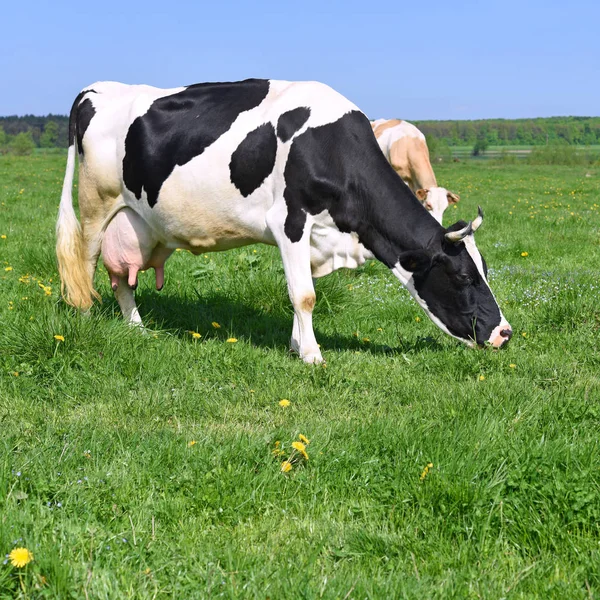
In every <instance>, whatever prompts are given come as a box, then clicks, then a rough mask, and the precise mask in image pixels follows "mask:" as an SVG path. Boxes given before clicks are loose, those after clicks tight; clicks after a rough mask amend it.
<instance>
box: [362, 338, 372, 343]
mask: <svg viewBox="0 0 600 600" xmlns="http://www.w3.org/2000/svg"><path fill="white" fill-rule="evenodd" d="M370 341H371V340H370V339H369V338H367V337H364V338H363V342H364V343H365V344H368V343H369V342H370Z"/></svg>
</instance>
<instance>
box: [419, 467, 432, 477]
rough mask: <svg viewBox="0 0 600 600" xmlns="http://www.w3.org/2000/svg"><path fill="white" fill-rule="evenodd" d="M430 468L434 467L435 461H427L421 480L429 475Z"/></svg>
mask: <svg viewBox="0 0 600 600" xmlns="http://www.w3.org/2000/svg"><path fill="white" fill-rule="evenodd" d="M430 469H433V463H427V465H426V466H425V468H424V469H423V472H422V473H421V477H419V479H420V481H423V479H425V477H427V474H428V473H429V470H430Z"/></svg>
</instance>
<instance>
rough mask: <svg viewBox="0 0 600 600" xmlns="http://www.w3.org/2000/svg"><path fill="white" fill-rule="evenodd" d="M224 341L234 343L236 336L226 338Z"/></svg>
mask: <svg viewBox="0 0 600 600" xmlns="http://www.w3.org/2000/svg"><path fill="white" fill-rule="evenodd" d="M225 341H226V342H227V343H228V344H235V343H236V342H237V338H227V339H226V340H225Z"/></svg>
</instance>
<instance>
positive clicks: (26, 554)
mask: <svg viewBox="0 0 600 600" xmlns="http://www.w3.org/2000/svg"><path fill="white" fill-rule="evenodd" d="M8 558H10V564H11V565H12V566H13V567H18V568H21V567H24V566H25V565H28V564H29V563H30V562H31V561H32V560H33V554H32V553H31V552H30V551H29V550H27V548H14V549H13V550H12V552H11V553H10V554H9V555H8Z"/></svg>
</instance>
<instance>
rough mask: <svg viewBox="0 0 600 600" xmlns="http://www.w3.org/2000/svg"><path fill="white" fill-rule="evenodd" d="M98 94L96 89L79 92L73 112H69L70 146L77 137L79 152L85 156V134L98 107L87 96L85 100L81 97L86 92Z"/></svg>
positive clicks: (72, 108) (72, 107)
mask: <svg viewBox="0 0 600 600" xmlns="http://www.w3.org/2000/svg"><path fill="white" fill-rule="evenodd" d="M90 93H91V94H96V93H97V92H96V91H95V90H84V91H83V92H79V94H77V97H76V98H75V101H74V102H73V106H71V112H70V114H69V146H72V145H73V144H74V143H75V138H76V137H77V147H78V150H79V153H80V154H81V155H82V156H83V144H82V141H83V136H84V135H85V132H86V130H87V128H88V126H89V124H90V121H91V120H92V117H93V116H94V115H95V114H96V109H95V108H94V105H93V104H92V102H91V101H90V100H89V99H88V98H86V99H85V100H84V101H83V102H81V99H82V98H83V97H84V96H85V95H86V94H90Z"/></svg>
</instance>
